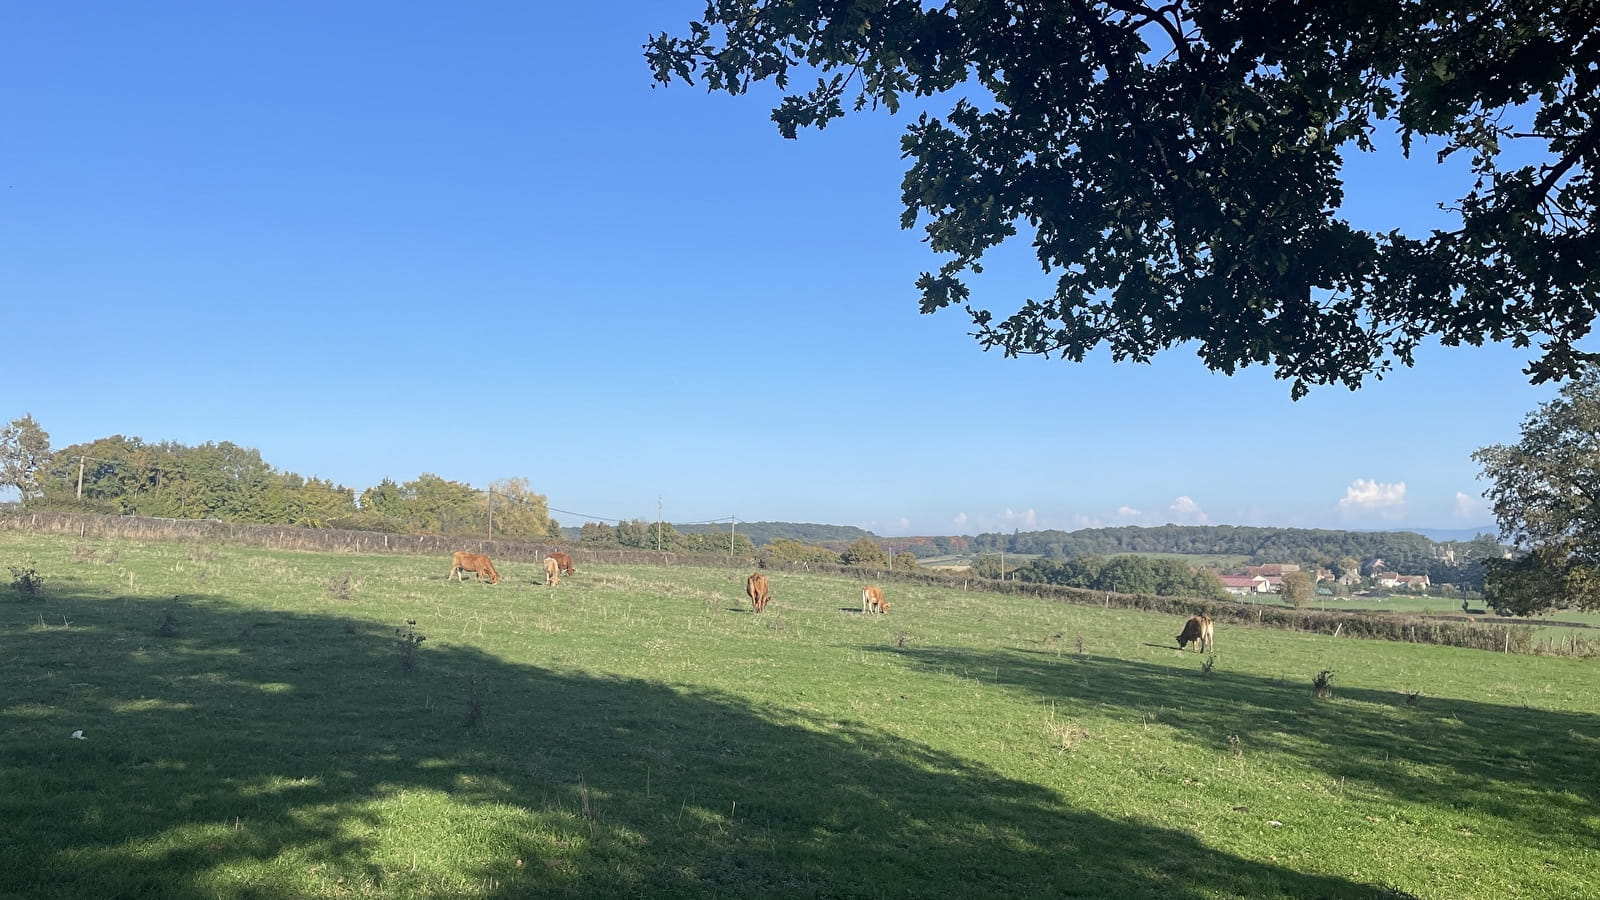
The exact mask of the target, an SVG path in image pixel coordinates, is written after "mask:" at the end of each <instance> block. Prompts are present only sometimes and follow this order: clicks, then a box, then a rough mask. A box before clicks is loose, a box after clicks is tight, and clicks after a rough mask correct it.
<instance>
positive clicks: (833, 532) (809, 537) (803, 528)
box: [672, 522, 882, 547]
mask: <svg viewBox="0 0 1600 900" xmlns="http://www.w3.org/2000/svg"><path fill="white" fill-rule="evenodd" d="M672 527H674V528H676V529H678V530H679V531H681V532H683V533H684V534H709V533H711V532H720V533H724V534H725V533H727V531H728V523H726V522H723V523H721V524H715V523H713V524H711V525H674V526H672ZM734 528H735V529H736V530H737V531H738V532H739V533H740V534H742V535H744V536H745V537H747V538H749V539H750V542H751V543H752V544H755V545H756V546H757V547H760V546H762V545H764V544H770V543H772V542H773V541H782V540H789V541H799V542H800V543H802V544H816V545H817V546H819V547H832V546H834V545H845V544H849V543H850V542H852V541H857V540H860V539H861V538H872V539H874V540H882V538H879V537H878V536H877V535H875V534H873V533H872V532H870V531H866V530H863V529H860V528H857V527H855V526H854V525H817V524H814V523H811V522H739V523H737V524H735V525H734Z"/></svg>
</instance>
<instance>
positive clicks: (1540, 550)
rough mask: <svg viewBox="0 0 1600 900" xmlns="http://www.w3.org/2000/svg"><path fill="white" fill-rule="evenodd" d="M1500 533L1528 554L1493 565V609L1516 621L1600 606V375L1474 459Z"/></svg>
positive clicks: (1570, 387)
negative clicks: (1509, 440)
mask: <svg viewBox="0 0 1600 900" xmlns="http://www.w3.org/2000/svg"><path fill="white" fill-rule="evenodd" d="M1473 459H1474V460H1476V461H1477V462H1478V463H1479V464H1480V465H1481V466H1482V467H1483V471H1482V477H1484V478H1487V479H1489V480H1490V481H1491V482H1492V484H1491V485H1490V487H1489V489H1488V490H1487V491H1485V494H1486V495H1487V496H1488V497H1489V499H1490V501H1491V503H1492V504H1493V507H1494V514H1495V518H1496V520H1497V521H1498V522H1499V524H1500V532H1501V534H1502V536H1504V537H1505V538H1506V539H1507V540H1509V541H1510V542H1511V543H1512V545H1513V546H1515V547H1516V548H1517V549H1519V550H1521V551H1523V555H1522V556H1521V557H1520V558H1518V559H1515V560H1504V559H1496V560H1490V561H1489V563H1488V565H1489V571H1488V576H1487V586H1488V589H1489V593H1490V596H1491V597H1492V598H1493V599H1494V601H1495V603H1496V605H1497V606H1498V607H1501V608H1508V609H1510V610H1512V611H1514V612H1517V613H1519V614H1524V615H1526V614H1530V613H1534V612H1540V611H1543V610H1545V609H1548V608H1550V607H1552V606H1557V605H1567V604H1569V603H1576V604H1578V605H1581V606H1584V607H1586V608H1592V607H1595V606H1600V368H1597V367H1590V368H1589V369H1587V370H1586V371H1585V372H1584V373H1583V374H1582V376H1581V377H1579V378H1577V379H1574V380H1573V381H1570V382H1568V383H1567V384H1566V385H1564V386H1563V387H1562V389H1561V392H1560V394H1559V395H1558V396H1557V397H1556V398H1555V399H1554V400H1551V401H1550V402H1548V403H1546V404H1544V405H1542V406H1541V407H1539V409H1537V410H1535V411H1534V412H1532V413H1530V414H1529V415H1528V417H1527V418H1526V419H1524V420H1523V423H1522V437H1521V440H1519V441H1518V442H1517V443H1516V444H1512V445H1509V446H1507V445H1501V444H1495V445H1492V446H1489V447H1484V448H1482V449H1480V450H1478V451H1477V452H1476V453H1474V454H1473Z"/></svg>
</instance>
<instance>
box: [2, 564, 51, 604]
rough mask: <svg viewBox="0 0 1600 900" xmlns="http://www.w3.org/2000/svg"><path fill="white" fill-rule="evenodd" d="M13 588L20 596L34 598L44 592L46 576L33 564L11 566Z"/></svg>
mask: <svg viewBox="0 0 1600 900" xmlns="http://www.w3.org/2000/svg"><path fill="white" fill-rule="evenodd" d="M10 568H11V589H12V590H13V591H16V593H17V596H18V597H22V598H24V599H28V600H31V599H34V598H37V597H38V596H39V595H40V594H42V593H44V577H43V576H41V575H40V574H39V572H38V570H37V569H35V568H34V567H33V566H31V565H23V566H11V567H10Z"/></svg>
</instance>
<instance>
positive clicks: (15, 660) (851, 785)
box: [0, 595, 1377, 900]
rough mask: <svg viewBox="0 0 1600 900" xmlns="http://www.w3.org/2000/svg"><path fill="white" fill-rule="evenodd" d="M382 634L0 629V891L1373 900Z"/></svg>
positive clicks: (567, 679) (763, 724) (197, 607)
mask: <svg viewBox="0 0 1600 900" xmlns="http://www.w3.org/2000/svg"><path fill="white" fill-rule="evenodd" d="M168 612H170V613H172V619H173V622H172V627H171V628H170V629H169V633H168V634H166V635H161V634H158V633H157V631H158V628H159V623H160V622H162V621H163V620H164V619H165V618H166V616H165V613H168ZM36 613H37V614H38V617H39V621H38V622H35V621H34V616H35V614H36ZM57 617H60V620H61V622H62V623H63V625H62V626H60V627H56V626H52V625H50V623H51V622H53V621H55V620H56V618H57ZM403 627H404V623H398V622H397V623H393V624H392V625H389V624H385V625H375V624H373V623H371V622H365V621H359V620H353V619H340V618H337V617H334V616H331V615H330V616H327V617H323V616H316V615H294V614H284V613H276V612H260V611H252V610H248V609H242V608H240V607H239V606H237V605H235V604H232V603H231V602H229V601H227V600H225V599H223V598H217V597H207V596H200V595H190V596H185V597H181V598H176V599H175V600H155V599H150V598H139V597H118V598H115V599H111V600H107V599H104V598H91V597H73V596H62V595H58V596H53V597H51V598H50V600H49V601H48V602H47V603H45V604H36V605H31V606H29V607H28V608H26V609H25V610H23V611H22V613H21V614H19V615H13V614H12V611H11V610H5V609H0V645H3V648H0V651H3V655H0V684H4V685H5V686H6V688H7V690H6V692H5V694H6V697H5V699H4V700H3V701H0V726H3V728H4V732H3V735H0V751H3V752H0V821H5V822H6V823H7V824H8V827H9V828H11V829H12V837H11V838H10V839H8V841H7V842H5V846H4V847H3V848H0V896H24V897H29V898H67V897H73V898H77V897H87V896H94V897H140V896H148V897H169V898H180V900H187V898H202V897H204V898H215V897H224V898H256V897H260V898H267V897H283V896H379V897H447V896H460V895H473V896H483V897H491V898H501V897H504V898H510V897H524V896H546V895H562V896H585V897H593V896H651V897H670V896H694V897H705V896H727V897H747V896H792V897H822V896H825V897H882V896H906V897H934V896H937V897H993V896H1056V897H1073V896H1081V897H1169V898H1199V897H1219V896H1220V897H1252V898H1254V897H1296V898H1303V897H1319V898H1345V897H1371V896H1374V895H1375V893H1377V892H1376V891H1375V889H1374V888H1372V887H1370V886H1367V885H1361V884H1356V883H1352V882H1349V881H1345V880H1342V879H1338V878H1329V877H1321V876H1315V875H1308V874H1304V873H1300V872H1296V871H1293V870H1291V869H1287V868H1283V867H1279V866H1274V865H1267V864H1263V863H1260V862H1256V861H1252V860H1247V859H1242V858H1239V857H1236V856H1233V855H1230V854H1227V853H1224V852H1220V851H1218V850H1216V849H1214V848H1211V847H1207V846H1203V845H1201V844H1200V843H1199V842H1197V841H1196V840H1195V839H1194V838H1193V837H1192V836H1190V835H1188V834H1185V833H1183V832H1180V831H1175V830H1170V829H1164V828H1159V827H1151V826H1147V825H1141V824H1137V823H1131V822H1127V821H1120V820H1116V819H1111V818H1106V817H1104V816H1100V815H1097V814H1095V813H1092V812H1088V811H1085V810H1081V809H1075V808H1071V807H1068V806H1065V805H1063V804H1062V803H1061V802H1060V800H1059V798H1058V797H1057V796H1056V795H1054V794H1053V793H1051V792H1050V791H1048V790H1046V789H1044V788H1041V787H1039V786H1037V785H1033V784H1029V783H1026V782H1020V781H1015V780H1011V779H1007V778H1004V777H1002V776H1000V775H998V774H997V773H995V772H993V771H991V770H989V769H987V768H985V767H982V766H978V765H974V764H973V763H972V762H970V761H969V760H965V759H962V758H958V757H955V756H951V755H948V754H945V753H942V752H940V751H938V750H935V749H933V748H930V747H928V746H924V745H920V744H917V743H913V742H909V741H906V740H903V739H900V738H897V737H895V736H892V735H890V734H887V733H885V732H883V731H880V730H878V729H876V728H874V727H872V726H871V725H870V724H863V723H854V722H838V721H830V720H827V719H823V718H817V717H813V716H810V715H808V714H806V713H804V712H800V711H796V710H791V709H782V708H776V707H772V706H764V705H760V704H752V703H751V702H749V701H747V700H745V699H741V698H738V697H733V696H729V695H726V694H723V693H719V692H716V691H691V690H683V689H678V688H671V687H667V686H664V685H661V684H657V683H652V682H647V681H641V680H634V679H625V678H614V677H599V676H592V675H587V674H583V673H581V672H573V671H556V670H553V669H546V668H541V667H538V666H531V665H517V664H510V663H507V662H506V661H504V660H501V659H497V658H494V657H491V656H488V655H485V654H483V653H481V652H479V651H477V650H475V649H473V648H471V647H465V646H448V645H443V644H441V643H439V642H422V643H420V644H418V645H416V646H415V647H414V648H413V652H414V655H415V660H414V667H413V668H411V669H410V670H409V671H408V670H407V669H406V668H405V667H404V666H403V665H402V659H403V655H404V651H403V649H402V645H403V643H405V641H404V640H403V637H402V635H400V634H397V629H402V628H403ZM427 629H428V623H427V622H419V623H418V624H417V626H416V629H415V630H416V632H417V633H420V634H424V635H425V634H426V632H427ZM412 643H414V644H415V643H416V642H412ZM906 658H907V659H908V660H911V661H913V662H915V661H916V660H917V659H918V657H917V656H916V655H911V656H907V657H906ZM1018 674H1019V675H1020V674H1021V673H1020V671H1019V673H1018ZM1107 674H1116V673H1115V672H1108V673H1107ZM1122 674H1124V675H1127V674H1130V673H1127V672H1123V673H1122ZM1037 687H1038V688H1039V689H1040V690H1041V691H1043V690H1054V689H1056V687H1057V686H1055V685H1054V684H1052V683H1051V682H1048V681H1040V682H1038V683H1037ZM474 698H476V700H474ZM475 702H476V704H477V706H478V711H479V712H480V713H481V717H480V718H479V719H478V722H477V723H476V724H473V723H472V720H473V715H472V710H473V706H474V703H475ZM76 729H83V730H84V732H85V734H86V735H87V738H88V739H87V740H82V741H78V740H72V739H70V738H69V734H70V733H71V732H72V731H73V730H76Z"/></svg>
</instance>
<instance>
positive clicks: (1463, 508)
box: [1455, 491, 1486, 520]
mask: <svg viewBox="0 0 1600 900" xmlns="http://www.w3.org/2000/svg"><path fill="white" fill-rule="evenodd" d="M1485 513H1486V511H1485V509H1484V506H1483V498H1482V497H1474V496H1472V495H1471V494H1464V493H1462V492H1461V491H1456V509H1455V516H1456V518H1457V519H1473V520H1477V519H1481V518H1483V517H1484V515H1485Z"/></svg>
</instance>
